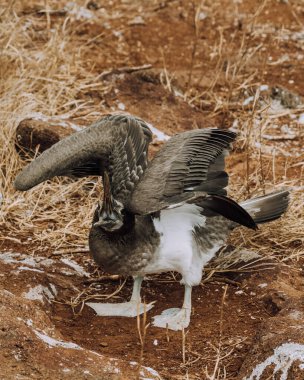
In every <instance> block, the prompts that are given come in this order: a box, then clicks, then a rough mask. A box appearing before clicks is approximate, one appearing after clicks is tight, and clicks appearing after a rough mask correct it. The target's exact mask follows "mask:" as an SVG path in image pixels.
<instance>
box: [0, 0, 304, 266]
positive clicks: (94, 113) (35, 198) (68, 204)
mask: <svg viewBox="0 0 304 380" xmlns="http://www.w3.org/2000/svg"><path fill="white" fill-rule="evenodd" d="M37 4H39V5H40V6H41V8H43V7H46V8H47V9H45V10H46V12H44V13H42V15H40V16H39V17H38V16H37V14H36V13H35V12H32V13H31V12H29V13H26V12H23V13H22V12H20V10H21V9H25V5H26V4H25V3H22V2H18V4H17V2H11V3H10V5H6V7H4V8H3V9H2V10H1V16H0V17H1V23H0V48H1V56H0V75H1V82H0V110H1V111H0V112H1V128H0V141H1V144H0V176H1V181H0V193H1V198H2V201H1V202H2V203H1V210H0V211H1V212H0V223H1V226H2V227H3V228H4V229H5V231H8V235H9V236H10V237H11V238H15V237H18V236H22V237H23V238H24V239H26V238H27V237H28V238H31V239H33V240H34V241H35V242H37V244H39V245H45V246H48V247H51V248H52V249H53V250H54V249H56V250H57V251H60V250H64V249H68V248H75V249H77V248H83V247H84V246H86V245H87V236H88V230H89V227H90V223H91V218H92V213H93V210H94V208H95V205H96V203H97V200H98V199H100V197H101V194H102V193H101V188H100V182H99V181H96V179H94V180H93V179H83V180H79V181H77V182H74V181H72V180H69V179H58V178H56V179H54V180H52V181H49V182H47V183H44V184H41V185H39V186H37V187H36V188H34V189H32V190H30V191H28V192H26V193H21V192H16V191H15V190H14V189H13V180H14V177H15V176H16V173H17V172H18V171H19V170H20V169H21V168H22V167H23V166H24V165H25V162H24V161H21V159H20V157H19V156H18V154H17V153H16V150H15V146H14V139H15V135H14V134H15V129H16V127H17V125H18V123H19V122H20V121H21V120H23V119H24V118H26V117H30V116H31V115H33V114H35V113H38V112H39V113H42V114H44V115H48V116H54V115H63V114H64V115H66V116H67V115H68V116H69V117H71V118H73V117H74V118H77V116H79V115H87V119H88V122H90V121H92V120H94V119H96V118H97V117H98V115H100V114H101V113H102V111H103V109H102V108H101V107H98V108H96V104H92V103H88V102H85V101H83V100H82V97H81V95H82V93H83V92H84V91H87V90H88V89H89V88H95V89H97V88H98V90H99V91H100V92H102V91H106V90H107V86H105V85H104V84H103V82H102V81H98V80H96V73H94V72H93V71H92V70H89V69H88V67H87V65H86V56H87V54H88V52H89V44H88V43H86V42H85V40H83V42H82V43H80V42H79V41H80V40H79V36H76V34H75V31H74V30H73V23H72V16H71V15H68V14H67V15H65V16H63V17H61V18H58V19H57V21H54V20H53V18H52V22H51V21H50V18H49V16H48V9H62V8H63V6H64V4H65V2H64V1H60V2H55V1H53V2H51V1H49V2H46V3H45V2H41V4H40V3H39V2H38V1H36V2H33V3H32V5H33V6H34V5H37ZM195 33H196V34H197V33H199V31H197V29H195ZM221 38H222V37H221V36H220V37H219V44H218V45H217V47H216V48H215V52H214V56H215V57H217V58H218V64H217V65H216V72H215V75H214V78H215V79H214V81H213V82H212V85H211V86H210V87H209V88H208V89H207V90H206V91H207V92H203V93H201V92H200V90H199V89H200V87H199V78H197V75H196V76H195V75H194V74H195V73H194V71H193V73H192V72H191V73H190V74H189V77H191V84H192V86H193V89H192V90H193V91H190V92H189V89H188V92H187V96H185V98H187V99H188V101H189V103H191V104H195V105H200V104H202V103H201V102H202V99H203V98H204V99H209V103H210V105H211V106H210V109H211V110H212V115H211V116H214V115H216V114H219V113H221V112H222V111H223V112H224V113H225V115H228V117H226V119H227V120H238V123H239V126H240V127H239V128H238V132H239V135H240V139H239V142H238V144H237V152H243V153H244V155H243V157H244V159H245V160H246V162H247V165H246V170H245V171H244V172H242V173H240V175H236V173H234V175H233V176H232V180H231V187H230V194H231V195H232V196H233V197H234V198H236V199H244V198H245V197H248V196H252V195H258V194H261V193H263V191H266V192H268V191H272V190H273V189H280V188H282V187H287V188H288V187H291V193H292V194H291V205H290V208H289V210H288V213H287V215H286V216H284V218H283V219H281V220H279V221H276V222H273V223H270V224H267V225H265V226H262V227H261V228H260V230H259V231H258V232H256V233H253V232H252V231H247V230H245V229H238V230H237V231H236V232H235V233H234V234H233V237H232V238H231V242H232V244H233V245H235V246H238V247H246V248H247V249H252V250H255V251H257V252H258V253H260V254H261V255H265V256H267V257H269V256H274V257H276V258H277V259H278V260H282V261H286V260H289V259H293V260H298V259H299V258H300V257H303V254H304V252H303V248H302V247H303V243H304V235H303V231H304V214H303V213H304V211H303V210H304V207H303V195H302V194H303V185H304V184H303V169H302V166H303V165H302V164H303V154H302V156H301V155H300V154H299V155H298V156H295V157H285V156H284V154H282V147H281V145H278V144H277V145H276V147H277V148H276V151H275V154H269V153H264V152H263V151H262V150H261V148H260V147H259V146H260V145H258V144H257V143H260V144H264V145H265V144H266V146H268V147H269V146H270V147H271V146H274V143H273V142H272V141H267V140H265V139H263V138H261V136H262V134H264V135H265V134H267V133H268V131H269V130H271V127H272V126H273V124H275V123H276V124H280V120H281V119H282V118H284V117H286V114H288V112H287V113H286V112H284V114H283V116H282V115H277V116H276V115H270V114H268V113H267V106H264V110H263V107H262V106H261V103H259V102H260V99H261V98H262V96H261V94H260V93H259V92H258V91H256V92H254V94H255V100H254V103H253V106H252V107H244V106H242V100H241V99H240V97H241V96H242V95H243V94H244V90H248V89H249V88H252V87H250V86H252V84H253V83H254V88H257V87H258V85H260V84H261V83H258V82H257V78H256V76H255V70H251V71H250V70H249V71H248V65H249V61H250V59H252V57H253V55H254V54H255V53H256V51H257V49H256V50H252V49H249V48H247V47H246V46H245V43H242V44H241V46H240V48H239V50H238V51H236V53H235V56H234V57H233V59H232V60H231V62H230V61H229V62H228V63H227V62H226V61H225V56H224V53H223V44H222V42H221V41H222V40H221ZM195 49H196V47H195ZM225 49H226V50H229V47H227V46H226V47H225ZM193 60H194V58H193ZM214 60H216V58H214ZM224 61H225V62H226V72H225V77H226V79H225V80H226V83H228V82H229V83H230V85H229V86H230V87H229V91H228V95H227V93H226V94H224V95H223V92H222V91H220V90H219V89H218V86H217V84H218V78H220V77H222V74H220V71H221V70H222V69H223V64H224ZM193 64H194V63H193ZM191 70H192V69H191ZM246 70H247V71H246ZM197 79H198V80H197ZM249 79H250V81H249ZM189 81H190V79H189ZM196 85H197V86H198V87H197V89H196V88H195V86H196ZM190 93H192V94H194V95H189V94H190ZM203 95H206V96H203ZM238 98H239V101H237V99H238ZM221 105H222V106H224V110H223V108H222V107H221ZM212 108H213V109H212ZM290 112H291V111H290ZM294 112H295V113H296V114H299V112H300V110H296V111H294ZM295 133H296V139H297V141H299V142H301V141H302V142H303V134H301V132H300V129H299V130H295ZM298 146H299V153H300V147H301V144H300V143H299V145H298ZM283 153H284V152H283ZM280 158H281V159H280ZM296 165H298V166H296ZM283 166H284V167H283ZM290 172H292V174H289V173H290ZM295 173H298V175H296V174H295ZM297 189H298V190H297ZM217 263H218V264H217V266H216V268H215V270H219V271H221V269H223V268H226V266H225V265H224V264H223V263H224V261H222V260H219V261H218V262H217ZM226 263H227V257H226Z"/></svg>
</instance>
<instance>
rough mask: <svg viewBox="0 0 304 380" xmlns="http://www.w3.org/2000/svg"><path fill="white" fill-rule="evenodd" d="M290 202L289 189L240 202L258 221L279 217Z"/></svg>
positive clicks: (268, 220)
mask: <svg viewBox="0 0 304 380" xmlns="http://www.w3.org/2000/svg"><path fill="white" fill-rule="evenodd" d="M288 204H289V191H287V190H281V191H278V192H277V193H271V194H268V195H263V196H261V197H258V198H253V199H248V200H247V201H244V202H242V203H240V205H241V206H242V207H243V208H244V209H245V210H246V211H247V212H248V213H249V214H250V216H251V217H252V219H253V220H254V221H255V222H256V223H265V222H270V221H271V220H275V219H278V218H279V217H280V216H281V215H282V214H283V213H284V212H285V211H286V209H287V207H288Z"/></svg>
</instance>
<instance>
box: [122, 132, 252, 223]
mask: <svg viewBox="0 0 304 380" xmlns="http://www.w3.org/2000/svg"><path fill="white" fill-rule="evenodd" d="M235 137H236V134H235V133H233V132H231V131H227V130H221V129H198V130H193V131H188V132H184V133H181V134H178V135H176V136H174V137H172V138H171V139H170V140H169V141H168V142H167V143H166V144H164V146H163V147H162V148H161V150H160V151H159V152H158V153H157V154H156V156H155V157H154V159H153V160H152V162H151V163H150V164H149V166H148V168H147V169H146V171H145V173H144V175H143V177H142V179H141V180H140V181H139V183H138V184H137V186H136V188H135V190H134V191H133V193H132V196H131V197H130V202H129V204H128V205H127V208H128V209H129V210H130V211H131V212H133V213H136V214H142V215H145V214H150V213H155V212H158V211H160V210H163V209H166V208H172V207H176V206H178V205H181V204H183V203H195V204H198V205H200V206H202V207H203V209H204V210H205V212H206V214H208V215H211V214H213V215H214V214H217V215H218V214H220V215H223V216H225V217H226V218H228V219H231V220H233V221H236V222H238V223H240V224H243V225H246V226H247V227H251V228H254V227H255V223H254V221H253V220H252V218H251V217H250V215H249V214H248V213H247V212H246V211H245V210H244V209H243V208H242V207H240V206H239V205H238V204H237V203H236V202H234V201H233V200H231V199H229V198H227V197H226V190H225V187H226V186H227V184H228V174H227V173H226V172H225V156H226V155H227V154H228V150H229V148H230V144H231V143H232V142H233V141H234V139H235Z"/></svg>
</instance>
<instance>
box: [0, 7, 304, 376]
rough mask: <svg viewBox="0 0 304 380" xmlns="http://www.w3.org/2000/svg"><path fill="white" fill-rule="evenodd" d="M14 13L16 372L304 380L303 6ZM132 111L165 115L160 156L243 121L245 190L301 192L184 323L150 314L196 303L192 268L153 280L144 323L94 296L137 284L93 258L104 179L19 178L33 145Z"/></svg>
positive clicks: (10, 215) (9, 215)
mask: <svg viewBox="0 0 304 380" xmlns="http://www.w3.org/2000/svg"><path fill="white" fill-rule="evenodd" d="M3 9H4V11H3V13H1V19H0V21H1V28H2V29H1V30H2V32H3V33H2V34H3V38H2V37H1V48H2V51H3V56H2V58H1V62H0V63H1V64H0V67H1V68H0V74H1V79H2V84H1V106H2V107H1V108H2V109H3V111H1V112H2V115H3V117H2V119H3V128H2V131H1V134H0V137H1V144H2V145H3V148H2V147H1V160H2V163H1V171H0V173H1V178H2V179H3V181H2V179H1V181H2V183H1V184H0V207H1V208H0V220H1V224H0V228H1V235H0V304H1V307H0V369H1V371H0V379H4V380H10V379H72V378H73V379H104V380H107V379H109V380H110V379H128V380H129V379H130V380H132V379H141V380H148V379H166V380H171V379H172V380H174V379H185V380H186V379H191V380H198V379H200V380H201V379H204V380H205V379H206V380H211V379H212V380H216V379H229V380H243V379H244V380H245V379H248V380H266V379H269V378H274V379H280V380H286V379H287V380H291V379H293V380H302V379H303V378H304V333H303V323H304V303H303V290H304V289H303V288H304V277H303V269H302V266H303V257H304V255H303V253H304V248H303V245H304V236H303V229H304V228H303V185H304V184H303V178H304V175H303V159H304V153H303V148H302V147H303V143H304V140H303V138H304V135H303V125H304V106H303V96H304V90H303V86H302V85H301V83H302V77H303V69H302V61H303V58H304V35H303V23H304V6H303V3H302V2H301V1H300V0H299V1H293V2H289V1H279V0H277V1H276V0H268V1H263V2H260V1H245V0H243V1H242V0H241V1H228V0H227V1H226V0H223V1H220V2H219V1H206V2H202V3H200V2H196V1H193V2H192V1H189V2H183V1H176V0H171V1H156V0H153V1H149V2H143V1H128V0H113V1H109V2H107V3H105V2H102V1H99V0H96V1H86V2H82V1H77V2H65V1H48V2H45V1H42V2H40V1H38V0H37V1H36V0H35V1H30V2H22V1H21V2H15V3H12V5H10V6H8V5H7V4H5V7H4V8H3ZM14 28H15V29H14ZM11 83H13V84H14V85H10V84H11ZM114 111H120V112H122V111H124V112H130V113H132V114H136V115H138V116H140V117H142V118H144V119H146V120H147V121H148V122H149V123H150V124H151V126H152V127H154V129H153V131H154V134H155V136H154V141H153V144H152V147H151V153H150V155H151V157H152V156H153V154H154V153H155V151H157V150H158V149H159V148H160V146H161V145H162V144H163V142H164V141H165V140H166V139H167V138H168V136H171V135H173V134H175V133H176V132H181V131H184V130H189V129H193V128H204V127H210V126H213V127H223V128H231V129H232V130H235V131H237V132H238V134H239V140H238V142H237V144H236V145H235V147H234V149H233V152H232V154H231V156H230V158H229V159H228V160H227V167H228V172H229V174H230V178H231V182H230V183H231V185H230V194H231V195H232V196H233V197H234V198H235V199H244V198H245V197H248V196H252V195H256V194H261V193H263V191H264V190H265V191H266V192H269V191H272V190H276V189H279V188H282V187H288V188H289V189H290V191H291V205H290V208H289V210H288V212H287V214H286V215H285V216H284V217H283V218H282V220H281V221H279V222H272V223H270V224H268V225H265V226H262V227H261V228H260V230H259V231H258V232H256V233H253V232H252V231H250V232H247V231H245V230H244V229H239V230H238V231H236V233H235V234H234V235H233V236H232V238H231V241H230V242H229V247H228V248H227V249H226V251H225V252H221V253H219V256H218V257H217V258H216V259H215V260H214V262H212V263H210V264H209V265H208V268H207V269H206V275H205V277H204V279H203V282H202V283H201V285H200V286H198V287H196V288H195V289H194V292H193V310H192V320H191V325H190V327H189V328H188V329H187V331H185V332H183V333H181V332H173V331H166V330H162V329H159V328H155V327H152V326H151V325H150V324H149V323H150V321H151V317H152V316H153V315H156V314H159V313H160V312H161V311H162V310H164V309H166V308H169V307H177V306H180V304H181V302H182V297H183V289H182V287H181V286H180V284H179V282H178V276H177V275H176V274H171V273H169V274H163V275H159V276H151V277H149V278H147V279H146V281H145V282H144V285H143V295H144V298H145V300H146V302H151V301H156V304H155V306H154V308H153V309H152V310H151V311H149V312H148V313H147V320H146V323H145V325H144V326H143V320H142V319H141V320H140V321H138V320H137V319H136V318H131V319H125V318H104V317H96V316H95V315H94V312H93V311H92V310H91V309H90V308H88V307H87V306H86V305H85V302H86V301H87V300H89V299H92V298H95V299H96V298H99V299H101V300H105V299H110V300H111V301H113V302H119V301H121V300H125V299H127V298H128V297H129V296H130V293H131V288H132V281H131V279H123V278H120V277H118V276H109V275H107V274H106V273H103V272H102V268H99V269H98V268H96V266H95V265H94V263H93V261H92V260H91V259H90V256H89V252H88V247H87V241H86V237H87V232H88V228H89V223H90V219H91V214H92V212H93V207H94V205H95V203H96V201H97V193H96V192H95V190H94V188H93V190H92V187H90V186H92V185H90V186H89V185H88V184H87V183H83V182H80V185H77V186H78V187H75V186H76V185H73V184H68V186H71V191H70V192H69V191H67V193H65V192H64V191H65V190H63V189H65V186H66V183H64V182H63V183H59V182H56V181H54V182H53V183H51V184H50V185H48V186H49V187H48V188H43V189H42V188H39V189H36V190H35V189H34V190H33V191H31V192H30V194H27V195H23V194H18V193H16V192H15V191H14V190H13V188H12V185H11V184H12V180H13V178H14V176H15V174H16V172H17V171H18V170H20V168H21V167H22V166H24V165H25V163H24V161H22V160H23V159H24V150H26V151H28V149H32V151H33V150H36V149H40V150H43V149H45V148H47V147H48V146H50V145H51V144H52V143H54V142H55V141H57V140H59V139H61V138H63V137H64V136H66V135H68V134H70V133H74V132H75V130H79V129H81V128H82V127H83V126H85V125H87V124H88V123H89V122H90V121H93V120H96V119H97V118H98V117H100V116H101V115H102V114H104V113H108V112H114ZM16 148H17V149H16ZM17 152H18V153H17ZM32 154H33V152H32V153H31V155H32ZM8 156H9V157H8ZM12 162H14V165H12V164H11V163H12ZM73 186H74V187H73ZM53 188H55V190H52V189H53ZM41 189H42V190H41ZM69 189H70V188H69ZM52 191H53V193H52ZM56 192H57V193H56ZM61 192H62V193H61ZM63 192H64V193H63ZM88 193H90V196H92V197H93V200H92V201H89V200H88V199H87V198H88ZM58 194H59V195H58ZM92 194H93V195H92ZM56 197H57V198H58V199H59V198H60V199H59V200H58V199H57V198H56ZM70 199H72V201H70ZM56 202H58V203H56ZM70 202H71V203H70ZM90 202H91V203H90ZM55 208H56V215H55V214H54V212H55V211H54V209H55ZM73 208H75V210H77V211H74V213H76V214H79V215H78V216H75V218H74V217H73V218H74V219H75V220H74V219H73V220H72V217H71V215H72V213H71V209H73ZM81 218H83V220H82V219H81ZM144 332H145V334H144ZM144 335H145V336H144ZM143 336H144V338H143Z"/></svg>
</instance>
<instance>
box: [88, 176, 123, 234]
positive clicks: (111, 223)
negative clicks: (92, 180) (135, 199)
mask: <svg viewBox="0 0 304 380" xmlns="http://www.w3.org/2000/svg"><path fill="white" fill-rule="evenodd" d="M123 208H124V207H123V205H122V203H121V202H119V201H118V200H116V199H114V198H113V196H112V192H111V184H110V179H109V175H108V173H107V172H106V171H105V172H104V175H103V202H102V204H101V205H98V207H97V210H96V214H97V215H96V216H97V218H98V220H97V221H96V222H94V226H95V227H101V228H103V229H104V230H106V231H108V232H111V231H116V230H119V229H120V228H121V227H122V226H123V223H124V215H123Z"/></svg>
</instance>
